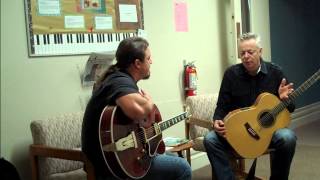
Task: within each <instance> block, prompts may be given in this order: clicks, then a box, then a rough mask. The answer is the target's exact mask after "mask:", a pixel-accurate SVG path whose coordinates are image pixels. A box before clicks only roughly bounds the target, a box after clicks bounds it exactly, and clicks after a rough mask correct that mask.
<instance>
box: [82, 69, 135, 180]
mask: <svg viewBox="0 0 320 180" xmlns="http://www.w3.org/2000/svg"><path fill="white" fill-rule="evenodd" d="M137 92H139V88H138V86H137V85H136V82H135V81H134V80H133V78H132V77H131V76H130V75H129V74H128V73H126V72H121V71H116V72H114V73H113V74H110V75H109V76H108V77H107V78H106V79H105V80H104V81H103V83H102V85H101V86H100V88H98V89H96V90H95V91H94V92H93V94H92V97H91V99H90V101H89V102H88V105H87V107H86V110H85V113H84V118H83V124H82V133H81V141H82V142H81V143H82V150H83V152H84V153H85V154H86V155H87V157H88V158H89V160H90V161H91V162H92V163H93V165H94V167H95V171H96V174H98V175H99V176H107V175H109V174H110V173H109V172H108V167H107V166H106V164H105V162H104V159H103V156H102V151H101V149H100V144H99V120H100V115H101V113H102V111H103V109H104V108H105V107H106V106H107V105H116V99H117V98H119V97H121V96H124V95H127V94H130V93H137Z"/></svg>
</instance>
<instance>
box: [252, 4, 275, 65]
mask: <svg viewBox="0 0 320 180" xmlns="http://www.w3.org/2000/svg"><path fill="white" fill-rule="evenodd" d="M251 29H252V32H256V33H258V34H259V35H260V36H261V44H262V48H263V53H262V56H263V58H264V59H265V60H266V61H271V45H270V43H271V42H270V19H269V1H267V0H262V1H261V0H260V1H254V0H252V1H251Z"/></svg>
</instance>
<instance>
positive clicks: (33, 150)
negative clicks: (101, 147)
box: [30, 144, 95, 180]
mask: <svg viewBox="0 0 320 180" xmlns="http://www.w3.org/2000/svg"><path fill="white" fill-rule="evenodd" d="M38 157H51V158H59V159H66V160H73V161H82V162H83V163H84V167H85V168H84V169H85V171H86V172H87V177H88V180H94V179H95V176H94V169H93V165H92V164H91V162H90V161H89V160H88V159H87V157H86V155H85V154H84V153H83V152H82V151H81V150H80V149H61V148H55V147H49V146H45V145H35V144H32V145H30V158H31V171H32V179H33V180H38V179H39V178H38Z"/></svg>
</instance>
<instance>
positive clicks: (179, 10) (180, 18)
mask: <svg viewBox="0 0 320 180" xmlns="http://www.w3.org/2000/svg"><path fill="white" fill-rule="evenodd" d="M174 15H175V26H176V31H177V32H187V31H188V13H187V3H186V2H181V1H178V0H175V2H174Z"/></svg>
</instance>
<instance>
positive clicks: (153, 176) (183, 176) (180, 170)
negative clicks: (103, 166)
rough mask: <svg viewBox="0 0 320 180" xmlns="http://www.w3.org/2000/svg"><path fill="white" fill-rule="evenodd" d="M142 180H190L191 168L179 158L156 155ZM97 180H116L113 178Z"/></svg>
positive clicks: (98, 178)
mask: <svg viewBox="0 0 320 180" xmlns="http://www.w3.org/2000/svg"><path fill="white" fill-rule="evenodd" d="M142 179H143V180H191V167H190V165H189V163H188V162H187V161H186V160H185V159H184V158H181V157H178V156H171V155H165V154H161V155H157V156H156V157H154V158H153V160H152V163H151V167H150V169H149V171H148V173H147V174H146V176H145V177H143V178H142ZM97 180H116V178H114V177H108V178H101V177H97Z"/></svg>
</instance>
